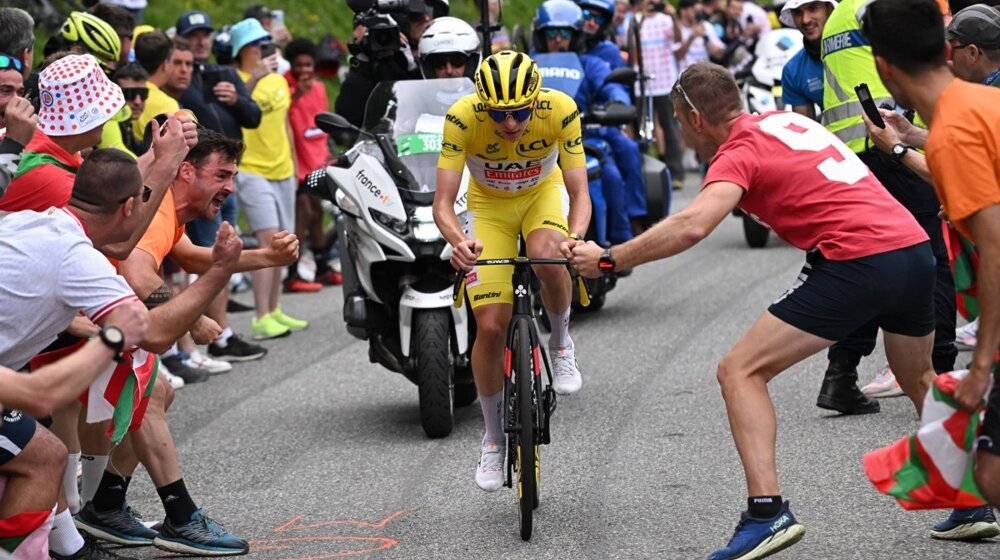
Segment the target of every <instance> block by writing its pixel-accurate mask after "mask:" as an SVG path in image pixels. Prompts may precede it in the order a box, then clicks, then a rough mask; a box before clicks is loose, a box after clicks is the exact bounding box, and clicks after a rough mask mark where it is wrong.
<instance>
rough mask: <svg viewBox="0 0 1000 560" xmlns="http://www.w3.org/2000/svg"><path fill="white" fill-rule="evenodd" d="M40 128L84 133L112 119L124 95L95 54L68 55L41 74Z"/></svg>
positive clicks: (52, 133)
mask: <svg viewBox="0 0 1000 560" xmlns="http://www.w3.org/2000/svg"><path fill="white" fill-rule="evenodd" d="M38 89H39V100H40V101H41V107H40V109H39V111H38V128H39V130H41V131H42V132H44V133H45V134H47V135H49V136H69V135H72V134H83V133H84V132H89V131H91V130H93V129H95V128H97V127H98V126H100V125H102V124H104V123H106V122H108V121H109V120H111V117H113V116H114V115H115V114H116V113H118V111H120V110H121V108H122V107H124V106H125V97H124V96H123V95H122V90H121V88H119V87H118V86H117V85H116V84H114V83H112V82H111V80H109V79H108V77H107V76H105V75H104V71H103V70H102V69H101V66H100V65H99V64H98V63H97V59H95V58H94V57H93V56H91V55H89V54H86V55H69V56H66V57H63V58H60V59H59V60H57V61H55V62H53V63H52V64H50V65H49V66H48V67H46V68H45V70H43V71H42V73H41V75H39V77H38Z"/></svg>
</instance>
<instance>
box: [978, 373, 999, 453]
mask: <svg viewBox="0 0 1000 560" xmlns="http://www.w3.org/2000/svg"><path fill="white" fill-rule="evenodd" d="M979 449H982V450H983V451H988V452H990V453H992V454H994V455H1000V365H998V366H996V367H994V368H993V390H992V391H990V398H989V400H988V401H987V402H986V417H985V418H983V430H982V432H980V434H979Z"/></svg>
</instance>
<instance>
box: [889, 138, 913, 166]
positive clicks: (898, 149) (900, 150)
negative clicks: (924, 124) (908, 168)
mask: <svg viewBox="0 0 1000 560" xmlns="http://www.w3.org/2000/svg"><path fill="white" fill-rule="evenodd" d="M909 149H910V146H909V145H907V144H904V143H903V142H898V143H897V144H896V145H895V146H893V147H892V161H894V162H896V163H897V164H898V165H902V164H903V158H904V157H905V156H906V152H907V151H908V150H909Z"/></svg>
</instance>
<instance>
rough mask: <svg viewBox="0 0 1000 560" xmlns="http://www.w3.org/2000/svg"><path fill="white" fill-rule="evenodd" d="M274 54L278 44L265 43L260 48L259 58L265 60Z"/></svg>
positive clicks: (272, 42)
mask: <svg viewBox="0 0 1000 560" xmlns="http://www.w3.org/2000/svg"><path fill="white" fill-rule="evenodd" d="M276 52H278V44H277V43H275V42H274V41H266V42H265V43H263V44H261V46H260V57H261V58H267V57H269V56H271V55H272V54H274V53H276Z"/></svg>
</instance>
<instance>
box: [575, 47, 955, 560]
mask: <svg viewBox="0 0 1000 560" xmlns="http://www.w3.org/2000/svg"><path fill="white" fill-rule="evenodd" d="M672 98H673V104H674V109H675V111H676V114H677V115H678V120H679V121H680V123H681V136H682V137H683V138H684V140H685V141H686V142H687V144H688V145H689V146H692V147H694V148H695V150H696V151H697V152H698V155H699V156H701V158H702V159H703V160H705V161H711V164H710V167H709V170H708V173H707V174H706V176H705V180H704V184H703V187H702V191H701V193H700V194H698V196H697V197H695V199H694V200H693V201H692V202H691V204H690V205H689V206H688V207H687V208H685V209H684V210H682V211H681V212H678V213H677V214H674V215H672V216H670V217H669V218H667V219H665V220H663V221H661V222H660V223H658V224H656V225H655V226H653V227H652V228H651V229H649V230H648V231H646V232H645V233H643V234H642V235H641V236H639V237H636V238H635V239H632V240H631V241H629V242H627V243H624V244H622V245H617V246H613V247H610V248H608V249H604V248H602V247H600V246H598V245H596V244H594V243H593V242H588V243H586V244H582V243H579V242H576V243H575V246H574V244H571V243H572V242H565V243H564V245H563V252H564V253H565V254H566V256H567V257H568V258H570V259H572V263H573V266H574V267H575V268H576V269H577V270H579V271H580V272H581V273H582V274H584V275H585V276H591V277H594V276H599V275H600V274H602V273H607V272H610V271H613V270H615V269H616V268H618V267H621V268H632V267H634V266H636V265H638V264H642V263H644V262H649V261H652V260H656V259H660V258H664V257H669V256H672V255H676V254H678V253H680V252H682V251H685V250H687V249H689V248H691V247H692V246H694V245H695V244H696V243H698V241H700V240H701V239H703V238H705V237H706V236H707V235H708V234H709V233H710V232H711V231H712V230H713V229H715V227H716V226H718V225H719V223H720V222H721V221H722V220H723V219H725V218H726V216H728V215H729V214H730V212H732V210H733V209H734V208H736V207H739V208H740V209H742V210H743V211H744V212H746V213H747V214H748V215H750V216H753V217H754V218H755V219H758V220H759V221H761V222H765V223H767V224H768V225H769V226H770V227H771V228H772V229H773V230H774V232H775V233H776V234H778V235H779V236H781V237H782V238H783V239H785V240H786V241H787V242H788V243H790V244H791V245H794V246H795V247H798V248H799V249H802V250H804V251H807V252H808V253H807V257H806V265H805V266H804V267H803V268H802V272H801V273H800V274H799V277H798V279H797V280H796V281H795V283H794V284H793V285H792V286H791V288H789V289H788V291H786V292H785V293H784V294H783V295H782V296H781V297H779V298H778V299H777V301H775V302H774V303H773V304H772V305H771V306H770V307H769V308H768V310H767V311H766V312H765V313H764V314H763V315H762V316H761V317H760V318H759V319H758V320H757V322H756V323H755V324H754V325H753V326H752V327H751V328H750V330H749V331H748V332H747V333H746V334H745V335H744V336H743V338H742V339H740V340H739V341H738V342H737V343H736V345H735V346H734V347H733V348H732V349H731V350H730V351H729V353H728V354H727V355H726V356H725V357H724V358H722V360H721V361H720V362H719V367H718V371H717V372H716V376H717V377H718V380H719V383H720V385H721V386H722V395H723V398H724V399H725V402H726V411H727V413H728V415H729V423H730V426H731V429H732V433H733V439H734V440H735V442H736V448H737V450H738V451H739V455H740V458H741V460H742V462H743V469H744V472H745V474H746V479H747V491H748V500H747V504H748V508H747V509H748V511H746V512H744V513H743V516H742V518H741V520H740V524H739V525H738V527H737V530H736V532H735V533H734V535H733V537H732V539H731V540H730V542H729V544H728V545H727V546H726V547H725V548H722V549H720V550H717V551H715V552H714V553H713V554H711V555H710V556H709V560H735V559H738V558H740V559H742V558H762V557H764V556H767V555H769V554H772V553H774V552H777V551H779V550H781V549H783V548H785V547H788V546H791V545H792V544H794V543H795V542H797V541H798V540H799V539H800V538H802V535H803V534H804V533H805V529H804V527H803V526H802V525H800V524H799V523H798V522H796V520H795V517H794V516H793V515H792V513H791V511H790V509H789V507H788V502H784V501H783V500H782V498H781V495H780V491H779V489H778V474H777V467H776V465H775V463H776V457H775V456H776V452H775V438H776V431H777V421H776V418H775V414H774V406H773V405H772V403H771V399H770V396H769V395H768V390H767V383H768V382H769V381H770V380H771V379H773V378H774V377H775V376H777V375H778V374H779V373H781V372H782V371H784V370H786V369H788V368H790V367H791V366H792V365H794V364H796V363H798V362H800V361H802V360H804V359H806V358H808V357H809V356H812V355H813V354H816V353H818V352H820V351H821V350H823V349H825V348H827V347H829V346H830V345H832V344H833V343H834V342H836V341H837V340H841V339H843V338H845V337H847V336H848V335H849V334H850V333H851V332H852V331H854V330H855V329H856V328H858V327H861V326H863V325H866V324H869V323H875V324H877V325H878V326H879V327H881V328H882V330H883V332H884V333H885V350H886V356H887V357H888V359H889V363H890V365H891V366H892V367H893V370H894V371H896V372H897V377H898V379H899V382H900V385H901V386H902V387H903V390H904V391H906V394H907V395H908V396H909V397H910V398H911V399H912V400H913V403H914V406H916V407H917V410H918V412H919V410H920V405H921V403H922V402H923V397H924V393H925V392H926V391H927V389H928V388H929V387H930V384H931V383H932V382H933V379H934V368H933V366H932V364H931V347H932V344H933V335H934V315H933V307H932V304H933V291H934V277H935V275H934V267H935V264H934V256H933V254H932V252H931V249H930V243H929V241H928V238H927V234H926V233H924V231H923V229H922V228H921V227H920V225H919V224H918V223H917V221H916V220H915V219H914V218H913V216H912V215H911V214H910V213H909V212H908V211H907V210H906V209H905V208H903V206H902V205H900V204H899V203H898V202H897V201H896V200H895V199H894V198H892V196H890V195H889V193H888V192H887V191H886V190H885V188H884V187H883V186H882V185H881V184H880V183H879V182H878V180H877V179H875V177H874V175H872V174H871V172H869V171H868V168H867V167H866V166H865V164H864V163H862V162H861V160H860V159H858V158H857V156H855V155H854V153H853V152H852V151H851V150H850V149H849V148H848V147H847V146H846V145H844V144H843V143H842V142H841V141H840V140H838V139H837V138H836V137H835V136H834V135H833V134H831V133H829V132H828V131H827V130H826V129H825V128H823V127H822V126H821V125H819V124H818V123H816V122H815V121H813V120H811V119H809V118H807V117H804V116H802V115H798V114H796V113H791V112H771V113H765V114H763V115H750V114H747V113H746V112H745V111H744V110H743V105H742V101H741V99H740V92H739V89H738V88H737V86H736V82H735V81H734V80H733V77H732V74H730V73H729V71H727V70H726V69H725V68H722V67H721V66H717V65H714V64H711V63H705V62H701V63H697V64H694V65H692V66H691V67H689V68H688V69H687V70H685V71H684V73H683V74H682V75H681V77H680V79H679V80H678V82H677V85H676V86H675V87H674V90H673V92H672Z"/></svg>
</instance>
